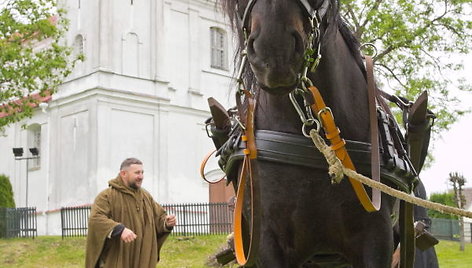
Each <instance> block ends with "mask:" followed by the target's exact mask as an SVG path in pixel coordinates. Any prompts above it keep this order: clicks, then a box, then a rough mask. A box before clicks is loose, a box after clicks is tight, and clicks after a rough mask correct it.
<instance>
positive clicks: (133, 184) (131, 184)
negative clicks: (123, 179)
mask: <svg viewBox="0 0 472 268" xmlns="http://www.w3.org/2000/svg"><path fill="white" fill-rule="evenodd" d="M129 187H131V188H133V189H135V190H138V189H139V186H138V185H136V182H132V183H130V184H129Z"/></svg>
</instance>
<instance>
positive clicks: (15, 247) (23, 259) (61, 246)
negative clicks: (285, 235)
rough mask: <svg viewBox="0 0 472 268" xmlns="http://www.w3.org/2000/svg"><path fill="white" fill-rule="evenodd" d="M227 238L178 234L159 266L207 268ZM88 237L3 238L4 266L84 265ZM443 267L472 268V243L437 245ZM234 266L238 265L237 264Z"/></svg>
mask: <svg viewBox="0 0 472 268" xmlns="http://www.w3.org/2000/svg"><path fill="white" fill-rule="evenodd" d="M225 240H226V236H224V235H218V236H217V235H213V236H196V237H185V238H183V237H174V236H171V237H169V239H168V240H167V242H166V244H165V245H164V247H163V249H162V253H161V262H160V263H159V265H158V267H165V268H203V267H205V262H206V260H207V259H208V256H210V255H211V254H213V253H214V252H215V251H216V250H217V249H219V248H220V247H221V246H222V245H223V244H224V243H225ZM84 249H85V238H83V237H80V238H67V239H64V240H62V239H61V238H60V237H57V236H54V237H51V236H41V237H37V238H35V239H34V240H33V239H26V238H22V239H0V267H1V268H3V267H5V268H8V267H25V268H36V267H37V268H43V267H47V268H55V267H61V268H62V267H67V268H68V267H84V257H85V254H84ZM436 252H437V254H438V258H439V264H440V267H441V268H471V267H472V244H470V243H468V244H466V248H465V251H463V252H461V251H459V243H458V242H451V241H441V242H440V243H439V245H437V246H436ZM233 267H236V266H235V265H233Z"/></svg>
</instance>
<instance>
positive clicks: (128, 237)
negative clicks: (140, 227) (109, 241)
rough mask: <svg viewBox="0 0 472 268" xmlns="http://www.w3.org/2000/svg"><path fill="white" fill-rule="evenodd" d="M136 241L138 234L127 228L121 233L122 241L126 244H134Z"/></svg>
mask: <svg viewBox="0 0 472 268" xmlns="http://www.w3.org/2000/svg"><path fill="white" fill-rule="evenodd" d="M135 239H136V234H135V233H134V232H133V231H131V230H130V229H128V228H125V229H124V230H123V232H122V233H121V240H123V242H125V243H129V242H133V241H134V240H135Z"/></svg>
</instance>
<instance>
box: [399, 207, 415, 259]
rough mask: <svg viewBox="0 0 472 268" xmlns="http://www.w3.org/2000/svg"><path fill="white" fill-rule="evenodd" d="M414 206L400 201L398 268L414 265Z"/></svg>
mask: <svg viewBox="0 0 472 268" xmlns="http://www.w3.org/2000/svg"><path fill="white" fill-rule="evenodd" d="M413 208H414V205H413V204H411V203H408V202H405V201H403V200H400V268H413V266H414V263H415V250H416V249H415V227H414V224H413V222H414V217H413Z"/></svg>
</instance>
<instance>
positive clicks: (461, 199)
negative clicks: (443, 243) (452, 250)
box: [449, 172, 466, 251]
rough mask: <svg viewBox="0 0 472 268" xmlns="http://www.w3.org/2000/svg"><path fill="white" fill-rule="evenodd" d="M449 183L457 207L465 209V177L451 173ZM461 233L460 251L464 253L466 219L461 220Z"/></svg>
mask: <svg viewBox="0 0 472 268" xmlns="http://www.w3.org/2000/svg"><path fill="white" fill-rule="evenodd" d="M449 182H450V183H451V184H452V187H453V189H454V201H455V203H456V205H457V207H458V208H460V209H464V207H465V203H466V200H465V196H464V192H463V191H462V189H463V187H464V185H465V183H466V179H465V178H464V176H462V175H459V173H457V172H452V173H449ZM459 226H460V228H459V232H460V238H461V243H460V244H461V245H460V250H461V251H464V248H465V240H464V217H460V218H459Z"/></svg>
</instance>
